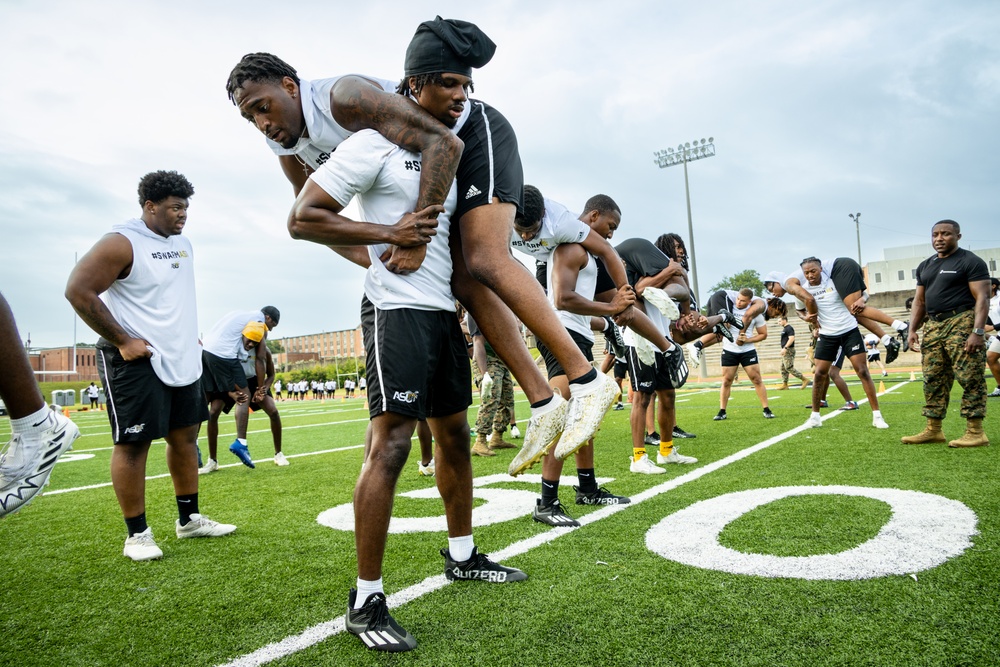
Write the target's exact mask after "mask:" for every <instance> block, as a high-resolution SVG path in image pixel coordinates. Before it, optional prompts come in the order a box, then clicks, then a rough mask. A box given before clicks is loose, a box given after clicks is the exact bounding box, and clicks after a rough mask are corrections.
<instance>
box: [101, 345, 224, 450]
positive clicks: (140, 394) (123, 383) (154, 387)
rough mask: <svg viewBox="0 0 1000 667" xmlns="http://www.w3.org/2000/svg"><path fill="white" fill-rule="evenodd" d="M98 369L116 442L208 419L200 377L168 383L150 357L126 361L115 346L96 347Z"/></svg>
mask: <svg viewBox="0 0 1000 667" xmlns="http://www.w3.org/2000/svg"><path fill="white" fill-rule="evenodd" d="M97 373H98V375H99V376H100V378H101V384H102V385H104V395H105V396H107V398H108V420H109V421H110V422H111V438H112V440H114V442H115V444H134V443H146V442H151V441H153V440H156V439H157V438H163V437H166V436H167V435H168V434H169V433H170V432H171V431H173V430H175V429H179V428H185V427H188V426H194V425H195V424H200V423H201V422H203V421H205V420H206V419H208V407H207V406H206V405H205V394H204V392H203V391H202V387H201V380H200V379H199V380H196V381H195V382H193V383H191V384H189V385H186V386H184V387H168V386H167V385H165V384H163V382H162V381H161V380H160V378H158V377H157V376H156V373H155V372H154V371H153V366H152V364H150V363H149V359H136V360H134V361H125V360H124V359H123V358H122V355H121V353H120V352H119V351H118V349H117V348H115V347H110V348H109V347H102V346H98V348H97Z"/></svg>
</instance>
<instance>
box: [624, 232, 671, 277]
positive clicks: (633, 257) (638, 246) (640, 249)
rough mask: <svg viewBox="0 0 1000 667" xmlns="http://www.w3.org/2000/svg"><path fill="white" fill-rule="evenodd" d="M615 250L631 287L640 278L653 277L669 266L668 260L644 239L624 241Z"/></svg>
mask: <svg viewBox="0 0 1000 667" xmlns="http://www.w3.org/2000/svg"><path fill="white" fill-rule="evenodd" d="M615 250H617V251H618V256H619V257H621V258H622V261H624V262H625V276H626V277H627V278H628V282H629V284H630V285H631V286H632V287H635V284H636V283H637V282H639V279H640V278H645V277H648V276H655V275H656V274H658V273H659V272H660V271H662V270H663V269H665V268H667V266H669V265H670V258H669V257H667V256H666V255H664V254H663V252H662V251H661V250H660V249H659V248H657V247H656V246H655V245H653V244H652V243H651V242H649V241H648V240H646V239H626V240H624V241H622V242H621V243H619V244H618V245H617V246H616V247H615Z"/></svg>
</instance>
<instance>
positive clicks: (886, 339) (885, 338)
mask: <svg viewBox="0 0 1000 667" xmlns="http://www.w3.org/2000/svg"><path fill="white" fill-rule="evenodd" d="M890 340H892V336H890V335H889V334H886V335H884V336H882V339H881V341H880V342H881V343H882V344H883V345H887V344H888V343H889V341H890Z"/></svg>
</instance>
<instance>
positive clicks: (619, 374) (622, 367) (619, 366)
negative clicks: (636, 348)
mask: <svg viewBox="0 0 1000 667" xmlns="http://www.w3.org/2000/svg"><path fill="white" fill-rule="evenodd" d="M627 377H628V362H625V361H618V359H615V379H616V380H624V379H625V378H627Z"/></svg>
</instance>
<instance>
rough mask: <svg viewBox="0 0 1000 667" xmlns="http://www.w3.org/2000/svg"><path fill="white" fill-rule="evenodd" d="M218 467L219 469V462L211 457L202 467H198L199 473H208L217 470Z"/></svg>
mask: <svg viewBox="0 0 1000 667" xmlns="http://www.w3.org/2000/svg"><path fill="white" fill-rule="evenodd" d="M218 469H219V462H218V461H216V460H215V459H209V460H208V463H206V464H205V465H204V466H202V467H201V468H198V474H199V475H207V474H208V473H210V472H215V471H216V470H218Z"/></svg>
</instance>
